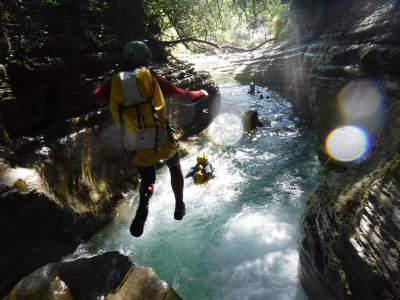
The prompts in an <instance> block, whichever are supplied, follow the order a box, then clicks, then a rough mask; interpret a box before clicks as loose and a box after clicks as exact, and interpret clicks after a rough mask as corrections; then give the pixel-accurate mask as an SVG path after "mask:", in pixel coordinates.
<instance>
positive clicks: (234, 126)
mask: <svg viewBox="0 0 400 300" xmlns="http://www.w3.org/2000/svg"><path fill="white" fill-rule="evenodd" d="M209 134H210V137H211V139H212V140H213V142H214V143H216V144H220V145H233V144H236V143H237V142H238V141H239V140H240V138H241V137H242V134H243V124H242V118H241V117H240V116H239V115H237V114H235V113H230V112H226V113H221V114H219V115H218V116H217V117H216V118H215V119H214V121H213V122H212V123H211V125H210V126H209Z"/></svg>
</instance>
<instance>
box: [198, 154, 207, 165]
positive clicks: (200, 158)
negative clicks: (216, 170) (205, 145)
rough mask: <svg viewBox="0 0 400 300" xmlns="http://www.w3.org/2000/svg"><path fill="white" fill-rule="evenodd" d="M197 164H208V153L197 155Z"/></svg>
mask: <svg viewBox="0 0 400 300" xmlns="http://www.w3.org/2000/svg"><path fill="white" fill-rule="evenodd" d="M197 162H198V163H200V162H204V163H207V162H208V155H207V154H206V153H199V154H198V155H197Z"/></svg>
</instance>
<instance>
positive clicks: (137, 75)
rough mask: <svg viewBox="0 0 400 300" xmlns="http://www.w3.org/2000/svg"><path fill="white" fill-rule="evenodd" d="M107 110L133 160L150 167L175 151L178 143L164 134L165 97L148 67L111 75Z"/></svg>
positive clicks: (165, 122) (165, 132) (165, 123)
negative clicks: (131, 152) (120, 132)
mask: <svg viewBox="0 0 400 300" xmlns="http://www.w3.org/2000/svg"><path fill="white" fill-rule="evenodd" d="M110 111H111V114H112V117H113V119H114V122H115V123H116V124H117V125H118V127H119V129H120V130H121V131H122V134H123V140H124V146H125V148H126V149H127V150H131V151H133V159H132V162H133V163H135V164H137V165H139V166H150V165H152V164H154V163H156V162H157V161H159V160H161V159H168V158H171V157H172V156H173V154H175V152H176V150H177V148H178V143H177V142H176V141H175V139H174V138H173V137H172V136H169V137H168V134H167V120H166V104H165V99H164V96H163V94H162V92H161V89H160V86H159V85H158V82H157V80H156V79H155V78H154V77H153V76H152V75H151V73H150V70H149V69H148V68H145V67H140V68H137V69H135V70H134V71H132V72H120V73H118V74H115V75H114V76H113V77H112V81H111V97H110Z"/></svg>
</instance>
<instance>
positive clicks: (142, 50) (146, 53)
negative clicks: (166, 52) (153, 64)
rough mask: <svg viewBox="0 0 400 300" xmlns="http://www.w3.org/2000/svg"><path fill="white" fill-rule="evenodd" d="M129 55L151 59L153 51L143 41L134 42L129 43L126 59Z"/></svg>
mask: <svg viewBox="0 0 400 300" xmlns="http://www.w3.org/2000/svg"><path fill="white" fill-rule="evenodd" d="M129 55H133V56H138V57H151V50H150V48H149V47H148V46H147V45H146V44H145V43H143V42H141V41H132V42H129V43H127V44H126V45H125V48H124V58H127V57H128V56H129Z"/></svg>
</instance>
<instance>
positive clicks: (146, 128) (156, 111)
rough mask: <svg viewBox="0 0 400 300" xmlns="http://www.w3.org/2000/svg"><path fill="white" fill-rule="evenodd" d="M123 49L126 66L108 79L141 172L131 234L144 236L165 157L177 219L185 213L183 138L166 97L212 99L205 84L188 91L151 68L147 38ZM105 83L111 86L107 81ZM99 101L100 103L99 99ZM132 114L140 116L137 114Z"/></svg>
mask: <svg viewBox="0 0 400 300" xmlns="http://www.w3.org/2000/svg"><path fill="white" fill-rule="evenodd" d="M123 55H124V62H123V64H122V71H121V72H119V73H118V74H115V75H114V76H113V78H112V80H108V83H106V82H105V84H108V85H111V89H110V98H109V99H110V110H111V114H112V117H113V119H114V121H115V123H116V124H118V125H119V127H120V130H124V131H125V135H124V142H125V148H127V149H129V150H132V156H133V158H132V162H133V163H134V164H135V165H136V166H137V169H138V171H139V174H140V176H141V182H140V189H139V206H138V208H137V210H136V215H135V218H134V219H133V221H132V224H131V226H130V232H131V234H132V235H133V236H135V237H140V236H141V235H142V234H143V230H144V225H145V222H146V220H147V216H148V212H149V210H148V205H149V200H150V198H151V196H152V195H153V192H154V185H155V181H156V166H155V164H156V163H157V162H158V161H160V160H164V161H165V163H166V165H167V167H168V168H169V171H170V175H171V186H172V190H173V192H174V195H175V211H174V219H175V220H182V218H183V216H184V215H185V214H186V207H185V203H184V201H183V187H184V177H183V173H182V168H181V164H180V157H179V151H178V148H179V143H178V142H177V141H176V140H175V138H174V137H173V135H172V130H171V127H170V126H169V124H168V120H166V102H165V99H164V97H168V98H172V99H173V100H175V101H178V102H181V103H183V102H186V101H187V99H189V100H191V101H192V102H197V101H199V100H201V99H203V100H204V99H207V98H208V93H207V92H206V91H204V90H200V91H185V90H182V89H179V88H177V87H176V86H174V85H173V84H171V83H170V82H169V81H167V80H166V79H165V78H163V77H162V76H160V75H157V74H150V71H149V69H148V67H149V64H150V60H151V56H152V53H151V50H150V48H149V47H148V46H147V45H146V44H145V43H144V42H142V41H132V42H129V43H127V44H126V45H125V48H124V53H123ZM98 89H99V88H98ZM101 89H102V90H107V88H105V87H102V88H101ZM94 98H95V95H94ZM137 99H141V100H140V101H142V102H140V103H139V105H137V103H138V102H135V101H137ZM95 102H97V103H98V101H96V100H95ZM139 115H140V116H139ZM131 116H135V117H134V118H136V119H133V117H131ZM146 117H147V118H146ZM146 119H147V121H146ZM146 122H150V123H146ZM136 131H137V132H136ZM154 137H155V138H154ZM146 143H147V144H146ZM149 143H151V144H149ZM153 143H154V147H153ZM127 146H128V147H127Z"/></svg>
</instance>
